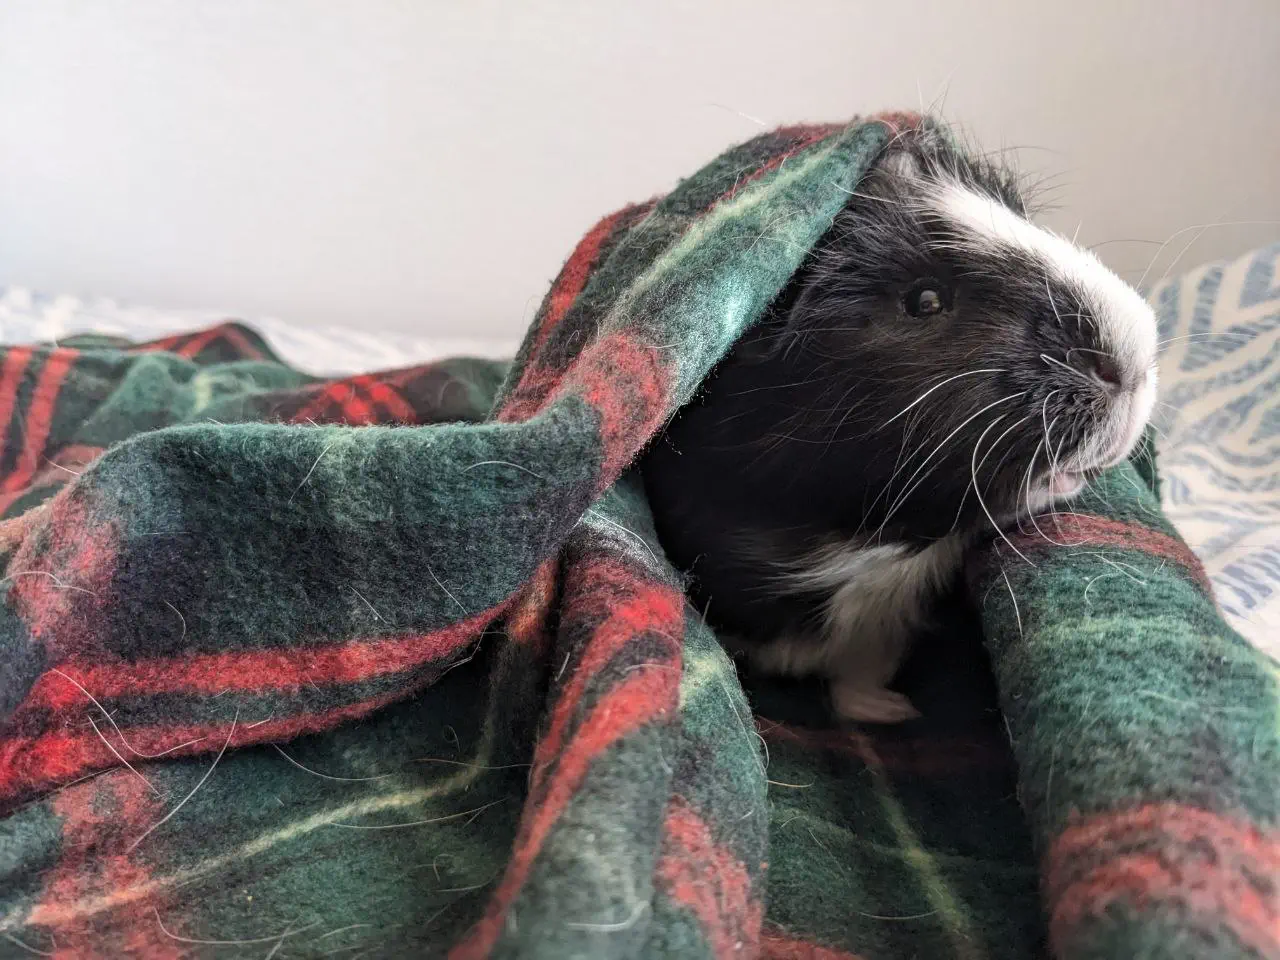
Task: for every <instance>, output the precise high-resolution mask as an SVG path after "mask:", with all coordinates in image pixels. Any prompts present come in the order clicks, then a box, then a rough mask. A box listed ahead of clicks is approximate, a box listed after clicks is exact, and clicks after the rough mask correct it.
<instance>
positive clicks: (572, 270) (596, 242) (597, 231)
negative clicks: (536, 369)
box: [531, 205, 635, 356]
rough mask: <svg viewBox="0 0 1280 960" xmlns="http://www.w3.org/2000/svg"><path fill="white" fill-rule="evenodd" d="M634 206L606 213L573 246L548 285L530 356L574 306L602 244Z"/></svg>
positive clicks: (536, 351) (535, 353)
mask: <svg viewBox="0 0 1280 960" xmlns="http://www.w3.org/2000/svg"><path fill="white" fill-rule="evenodd" d="M634 209H635V205H629V206H626V207H623V208H622V209H621V210H619V211H617V212H616V213H611V214H609V216H607V217H605V218H604V219H603V220H601V221H600V222H599V223H597V224H596V225H595V226H594V227H592V228H591V229H590V230H589V231H588V232H587V235H586V236H585V237H583V238H582V239H581V240H580V241H578V245H577V247H575V248H574V251H573V253H571V254H570V255H569V259H568V260H567V261H566V262H565V265H564V266H563V267H562V268H561V269H560V275H559V276H558V277H556V280H555V283H554V284H553V285H552V287H551V292H550V293H549V294H548V295H547V308H546V310H545V311H544V312H543V315H542V321H541V323H539V324H538V329H537V331H536V332H535V334H534V341H533V342H534V347H533V353H532V354H531V355H532V356H537V354H538V352H539V351H541V349H542V346H543V345H544V344H545V343H546V342H547V337H549V336H550V335H551V331H552V330H554V329H555V328H556V327H557V326H559V324H560V321H561V320H563V319H564V315H565V314H566V313H568V312H569V308H570V307H572V306H573V304H574V302H575V301H576V300H577V299H578V296H579V295H580V294H581V293H582V291H583V289H585V288H586V285H587V281H588V280H589V279H591V272H592V269H593V268H594V267H595V265H596V260H597V258H598V257H599V256H600V249H601V247H603V246H604V243H605V241H606V240H607V239H608V238H609V235H610V234H611V233H613V229H614V227H615V226H616V225H617V223H618V221H619V220H621V219H622V218H623V217H625V216H626V215H627V214H629V213H630V212H631V211H632V210H634Z"/></svg>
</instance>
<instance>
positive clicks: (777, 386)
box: [643, 126, 1156, 722]
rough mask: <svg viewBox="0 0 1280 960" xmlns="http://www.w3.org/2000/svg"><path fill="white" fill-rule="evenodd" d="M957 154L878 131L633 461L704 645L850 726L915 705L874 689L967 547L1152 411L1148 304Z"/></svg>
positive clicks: (1102, 455) (895, 717)
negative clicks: (823, 683)
mask: <svg viewBox="0 0 1280 960" xmlns="http://www.w3.org/2000/svg"><path fill="white" fill-rule="evenodd" d="M975 156H980V155H976V154H971V153H968V152H965V151H964V150H962V149H961V148H960V147H959V146H958V145H957V143H956V141H955V140H953V139H952V138H951V137H950V136H949V135H948V134H946V133H945V132H943V131H942V130H940V129H939V128H937V127H936V126H924V127H921V128H915V129H911V130H907V131H904V132H903V133H902V134H901V135H899V136H898V137H896V138H895V139H894V140H893V141H892V142H891V143H890V144H889V145H888V146H887V147H886V149H885V150H884V152H883V153H882V155H881V156H880V158H879V159H878V161H877V163H876V164H875V166H874V167H873V168H872V169H871V171H870V172H869V173H868V174H867V176H866V177H865V178H864V179H863V181H862V182H861V183H860V184H859V185H858V188H857V190H856V191H854V192H853V193H852V195H851V196H850V198H849V201H848V203H847V205H846V206H845V208H844V209H843V210H842V211H841V212H840V214H839V215H838V216H837V217H836V219H835V222H834V224H833V225H832V227H831V228H830V230H829V231H828V232H827V233H826V235H825V236H824V237H823V238H822V239H821V240H820V241H819V243H818V244H817V246H816V247H815V249H814V251H813V253H812V254H811V256H810V257H809V258H808V259H807V260H806V262H805V263H804V264H803V265H802V266H801V268H800V270H798V271H797V272H796V274H795V276H794V277H793V278H792V280H791V281H790V283H789V284H788V286H787V288H786V289H785V290H784V291H783V293H782V294H781V296H780V297H779V298H778V300H777V301H776V302H775V303H774V304H772V305H771V306H770V308H769V310H768V312H767V313H766V315H765V318H764V319H763V320H762V321H761V323H759V324H758V325H757V326H756V328H755V329H753V330H752V331H750V332H748V333H747V334H746V336H744V337H743V339H742V340H741V341H739V343H738V344H737V345H735V346H734V348H733V350H732V351H731V352H730V353H729V355H728V357H726V358H725V360H724V361H722V362H721V364H720V365H719V367H718V368H717V369H716V371H715V372H714V373H713V374H712V375H711V376H710V377H709V378H708V380H707V382H706V383H705V384H704V385H703V387H702V389H701V390H700V391H699V394H698V396H697V397H696V398H695V399H694V400H693V402H691V403H690V404H688V405H686V406H685V407H684V408H683V409H682V410H681V411H680V412H679V413H678V414H677V415H676V417H675V419H674V421H673V422H672V423H671V424H669V425H668V426H667V428H666V430H665V432H664V433H663V434H662V435H661V436H660V437H659V439H658V440H657V442H656V443H655V445H654V446H653V448H652V449H651V450H650V452H649V453H648V455H647V457H646V458H645V460H644V462H643V472H644V476H645V482H646V487H647V490H648V494H649V498H650V503H651V505H652V507H653V510H654V519H655V522H656V524H657V527H658V532H659V535H660V536H661V537H662V541H663V545H664V546H665V547H666V549H667V550H668V552H669V554H670V556H671V558H672V560H673V561H674V562H675V563H676V564H677V565H679V566H681V567H683V568H684V569H686V570H688V571H690V574H691V576H690V583H691V587H692V590H693V592H694V594H695V596H697V597H698V598H699V599H700V601H701V602H702V603H703V604H704V605H705V606H706V608H707V610H708V616H709V619H710V621H711V622H712V624H713V625H714V626H716V627H717V628H718V629H719V630H720V632H721V635H722V637H723V638H725V639H728V640H731V641H732V642H734V643H736V644H737V645H739V646H741V647H743V648H744V649H745V651H746V652H747V654H748V655H749V656H750V657H751V658H752V659H753V660H754V661H755V662H757V663H758V664H760V665H761V666H763V667H765V668H766V669H769V670H772V671H777V672H782V673H795V674H809V673H816V674H820V675H824V676H827V677H830V679H831V682H832V696H833V700H834V705H835V707H836V710H837V711H838V713H839V714H841V715H842V716H844V717H847V718H850V719H855V720H863V721H879V722H892V721H899V720H904V719H907V718H909V717H912V716H915V715H916V711H915V709H914V708H913V707H912V705H911V704H910V702H909V701H908V700H907V698H906V697H904V696H903V695H902V694H900V693H896V692H893V691H891V690H888V689H886V685H887V684H888V683H889V682H890V681H891V680H892V678H893V676H894V674H895V673H896V672H897V670H898V668H899V666H900V665H901V663H902V660H903V658H904V656H905V655H906V653H907V650H908V647H909V643H910V641H911V639H912V637H913V636H915V635H918V634H919V633H920V631H921V630H922V629H923V628H925V627H926V626H927V625H928V622H929V620H930V619H931V613H932V610H933V608H934V607H936V605H937V601H938V598H939V596H940V594H941V593H942V592H943V591H945V590H949V589H955V588H957V586H958V583H957V577H958V575H959V572H960V566H961V561H962V558H963V557H964V555H965V553H966V551H968V550H970V549H971V548H973V547H974V545H975V544H976V543H977V542H978V541H979V540H980V539H982V538H984V537H990V536H994V535H999V536H1001V537H1005V535H1004V533H1003V529H1002V528H1005V527H1010V526H1016V525H1017V524H1019V523H1029V524H1031V525H1032V526H1033V527H1034V526H1037V522H1036V520H1035V519H1034V517H1035V515H1036V514H1038V513H1040V512H1042V511H1044V510H1046V509H1052V508H1054V507H1055V505H1057V504H1060V503H1062V502H1064V501H1065V500H1067V499H1069V498H1070V497H1072V496H1074V495H1075V494H1077V493H1079V492H1080V490H1081V489H1082V488H1083V487H1084V485H1085V483H1086V482H1087V481H1088V480H1089V479H1090V478H1092V477H1095V476H1097V475H1098V474H1099V473H1100V472H1101V471H1102V470H1104V469H1106V468H1108V467H1111V466H1114V465H1115V464H1118V463H1121V462H1122V461H1123V460H1124V459H1125V458H1126V457H1127V456H1128V455H1129V454H1130V452H1131V451H1132V450H1133V448H1134V446H1135V445H1136V444H1137V442H1138V440H1139V439H1140V438H1141V435H1142V430H1143V428H1144V427H1145V425H1146V422H1147V419H1148V417H1149V415H1150V413H1151V410H1152V406H1153V404H1154V403H1155V387H1156V322H1155V316H1154V314H1153V312H1152V310H1151V308H1150V307H1149V306H1148V305H1147V304H1146V302H1145V301H1143V299H1142V298H1141V297H1140V296H1139V295H1138V294H1137V292H1136V291H1134V290H1133V289H1132V288H1130V287H1129V286H1128V285H1126V284H1125V283H1124V282H1123V281H1121V280H1120V279H1119V278H1118V277H1117V276H1116V275H1115V274H1113V273H1112V272H1111V271H1110V270H1108V269H1107V268H1106V267H1104V266H1103V265H1102V263H1101V262H1100V261H1099V260H1098V259H1097V258H1096V257H1095V256H1094V255H1093V254H1092V253H1089V252H1087V251H1085V250H1082V249H1080V248H1078V247H1076V246H1075V245H1074V244H1072V243H1071V242H1070V241H1068V240H1066V239H1065V238H1063V237H1060V236H1058V235H1056V234H1054V233H1051V232H1049V231H1048V230H1045V229H1043V228H1041V227H1037V226H1035V225H1033V224H1032V223H1031V221H1030V220H1029V219H1028V213H1027V208H1026V204H1025V201H1024V199H1023V196H1022V193H1021V192H1020V190H1019V187H1018V179H1017V178H1016V176H1014V175H1013V173H1012V172H1011V171H1009V170H1007V169H1004V168H1002V167H1000V166H998V165H996V164H995V163H993V162H990V161H988V160H986V159H975V158H974V157H975ZM1046 536H1047V534H1046ZM1005 539H1006V541H1007V537H1005ZM1015 552H1016V548H1015Z"/></svg>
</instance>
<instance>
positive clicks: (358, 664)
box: [18, 601, 510, 710]
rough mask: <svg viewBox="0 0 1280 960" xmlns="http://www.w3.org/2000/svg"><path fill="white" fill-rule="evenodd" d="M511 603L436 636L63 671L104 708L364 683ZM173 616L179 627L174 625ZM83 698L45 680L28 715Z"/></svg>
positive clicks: (458, 643)
mask: <svg viewBox="0 0 1280 960" xmlns="http://www.w3.org/2000/svg"><path fill="white" fill-rule="evenodd" d="M509 603H510V601H504V602H503V603H502V604H499V605H498V606H496V607H493V608H491V609H489V610H486V611H485V612H484V613H480V614H476V615H475V616H472V617H469V618H467V619H466V620H463V621H460V622H459V623H455V624H452V625H450V626H448V627H445V628H443V629H441V630H436V631H434V632H432V633H414V634H406V635H404V636H399V637H384V638H379V639H360V640H351V641H348V642H347V643H339V644H332V645H328V646H323V647H285V648H280V649H268V650H236V651H231V652H227V653H203V654H189V655H185V656H181V657H172V658H163V659H156V660H137V661H127V662H125V661H121V662H117V663H91V662H84V661H74V660H73V661H71V662H68V663H64V664H62V665H61V666H59V669H60V670H61V671H62V672H63V673H65V674H66V675H67V676H69V677H71V678H73V679H74V680H75V681H76V683H79V684H80V686H82V687H84V688H85V689H86V690H88V691H89V692H90V693H92V694H93V695H94V696H95V697H96V698H98V699H99V700H110V699H114V698H118V697H131V696H133V697H136V696H148V695H151V694H158V693H181V694H194V695H200V694H203V695H206V696H214V695H217V694H221V693H226V692H228V691H233V690H234V691H240V692H256V691H273V692H274V691H286V690H290V689H297V688H299V687H302V686H304V685H307V684H341V683H358V682H360V681H363V680H370V679H373V678H375V677H379V676H384V675H386V674H389V673H400V672H402V671H404V670H409V669H412V668H413V667H416V666H419V665H421V664H423V663H426V662H427V661H429V660H444V659H447V658H448V657H449V656H450V655H451V654H453V653H456V652H457V651H458V650H459V649H460V648H462V647H463V646H465V645H466V644H467V643H469V642H470V641H472V640H474V639H475V638H476V637H477V636H478V635H479V634H480V632H481V631H482V630H484V629H485V627H487V626H488V625H489V624H490V623H491V622H493V620H494V618H495V617H497V616H498V615H499V614H500V613H501V612H502V611H503V610H504V609H505V608H506V607H507V605H508V604H509ZM176 619H177V618H176V616H175V621H176ZM84 702H85V695H84V694H83V693H82V692H81V691H80V690H79V689H78V688H77V687H76V686H75V684H73V683H71V682H69V681H68V680H67V679H66V678H65V677H61V676H59V675H58V674H55V673H46V674H44V676H42V677H41V678H40V679H39V680H38V681H37V682H36V684H35V685H34V686H33V687H32V688H31V692H30V693H29V694H28V695H27V697H26V699H25V700H24V701H23V703H22V705H21V706H20V707H19V708H18V709H19V710H22V709H28V708H32V709H37V708H43V709H50V710H67V709H68V708H71V707H73V706H75V705H76V704H80V703H84Z"/></svg>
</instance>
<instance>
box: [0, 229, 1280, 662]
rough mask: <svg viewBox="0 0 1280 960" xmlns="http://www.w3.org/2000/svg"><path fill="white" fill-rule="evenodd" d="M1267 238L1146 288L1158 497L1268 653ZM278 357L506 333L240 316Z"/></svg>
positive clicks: (90, 319)
mask: <svg viewBox="0 0 1280 960" xmlns="http://www.w3.org/2000/svg"><path fill="white" fill-rule="evenodd" d="M1278 261H1280V243H1277V244H1274V245H1272V246H1269V247H1264V248H1263V249H1261V250H1257V251H1254V252H1252V253H1250V254H1247V255H1245V256H1243V257H1240V258H1238V259H1236V260H1233V261H1230V262H1224V263H1213V264H1207V265H1205V266H1202V267H1199V268H1197V269H1195V270H1192V271H1189V272H1188V273H1186V274H1183V275H1182V276H1180V277H1177V278H1174V279H1172V280H1169V281H1167V282H1164V283H1161V284H1159V285H1158V286H1157V287H1156V288H1155V289H1154V290H1152V291H1151V294H1150V296H1151V299H1152V301H1153V303H1155V305H1156V313H1157V316H1158V317H1159V321H1160V338H1161V340H1162V341H1165V342H1164V344H1163V346H1162V354H1161V362H1160V378H1161V404H1160V406H1159V407H1158V408H1157V417H1156V425H1157V427H1158V428H1159V429H1160V431H1161V433H1162V438H1161V442H1160V445H1161V456H1162V464H1163V474H1164V479H1165V486H1164V498H1165V507H1166V509H1167V511H1168V514H1169V516H1170V517H1171V518H1172V519H1173V521H1174V523H1176V524H1177V526H1178V528H1179V530H1180V531H1181V532H1182V535H1183V536H1184V537H1185V538H1186V540H1187V541H1188V542H1189V543H1190V544H1191V546H1192V548H1193V549H1195V550H1196V552H1197V553H1198V554H1199V555H1200V557H1201V559H1202V560H1203V561H1204V564H1205V567H1206V568H1207V570H1208V572H1209V575H1210V576H1211V577H1212V578H1213V581H1214V584H1215V587H1216V590H1217V595H1218V599H1219V602H1220V604H1221V605H1222V608H1223V611H1224V613H1225V614H1226V615H1227V617H1228V618H1229V619H1230V620H1231V621H1232V623H1233V625H1234V626H1235V627H1236V629H1238V630H1239V631H1240V632H1241V633H1243V634H1244V635H1245V636H1247V637H1249V638H1250V639H1251V640H1253V642H1254V643H1257V644H1258V645H1260V646H1262V647H1264V648H1266V649H1267V650H1269V651H1270V652H1271V653H1272V654H1273V655H1276V656H1280V269H1278ZM224 319H226V314H222V313H210V312H207V311H204V312H196V311H162V310H153V309H149V308H139V307H126V306H121V305H119V304H116V303H115V302H113V301H109V300H101V301H96V302H89V303H86V302H84V301H81V300H78V299H75V298H73V297H43V296H37V295H33V294H32V293H30V292H29V291H27V290H24V289H20V288H8V289H5V288H0V342H4V343H20V342H22V343H29V342H45V343H47V342H56V341H57V339H58V338H59V337H63V336H67V335H69V334H71V333H79V332H85V331H92V332H96V333H109V334H116V335H119V336H125V337H128V338H130V339H138V340H146V339H154V338H157V337H161V336H165V335H167V334H172V333H178V332H181V331H183V330H189V329H192V328H197V327H205V326H210V325H212V324H214V323H217V322H220V321H222V320H224ZM251 322H252V324H253V326H254V327H255V328H256V329H258V330H259V331H260V332H261V333H262V334H263V335H264V336H266V337H267V339H268V340H270V341H271V343H272V345H273V346H274V347H275V348H276V349H277V351H278V352H279V353H280V355H281V356H282V358H283V359H284V360H286V361H288V362H289V363H291V364H293V365H295V366H298V367H301V368H303V369H305V370H309V371H311V372H314V373H317V374H326V375H341V374H350V373H357V372H361V371H364V370H372V369H378V368H387V367H401V366H407V365H410V364H414V363H420V362H425V361H428V360H432V359H436V358H439V357H443V356H451V355H457V354H473V355H480V356H506V355H510V354H512V353H513V352H514V351H515V347H516V345H517V344H516V342H515V340H514V339H512V340H503V339H489V340H476V339H471V340H467V339H442V338H429V337H412V336H405V335H397V334H384V333H368V332H363V331H356V330H351V329H344V328H340V327H326V328H302V327H297V326H293V325H291V324H288V323H284V322H282V321H279V320H274V319H269V318H268V319H254V320H252V321H251Z"/></svg>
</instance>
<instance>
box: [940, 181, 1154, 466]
mask: <svg viewBox="0 0 1280 960" xmlns="http://www.w3.org/2000/svg"><path fill="white" fill-rule="evenodd" d="M932 205H933V206H934V207H935V208H936V210H937V212H938V213H941V214H942V215H943V216H944V217H946V218H947V219H949V220H951V221H952V222H953V223H955V224H956V225H957V226H959V227H961V228H962V236H964V237H966V238H967V239H968V242H969V243H970V244H972V245H973V247H974V248H976V249H980V250H985V251H988V252H989V253H990V254H991V255H992V256H995V257H998V256H1000V255H1001V252H1002V251H1005V252H1006V253H1007V252H1008V251H1010V250H1011V249H1012V250H1017V251H1018V253H1019V254H1020V256H1021V257H1022V258H1023V259H1029V260H1030V261H1031V262H1033V263H1038V264H1040V266H1041V268H1042V269H1043V271H1044V273H1045V276H1046V285H1047V283H1048V279H1049V278H1052V280H1053V281H1054V282H1056V283H1060V284H1064V285H1067V286H1069V287H1071V288H1072V289H1073V290H1075V291H1076V294H1077V296H1078V297H1079V299H1080V301H1081V302H1082V303H1084V304H1087V305H1088V308H1089V312H1090V314H1091V315H1092V319H1093V320H1094V322H1095V323H1096V324H1097V330H1098V338H1099V340H1100V341H1101V343H1102V345H1103V348H1104V349H1105V350H1106V351H1107V352H1108V353H1109V354H1110V355H1111V356H1112V357H1113V358H1114V359H1115V361H1116V364H1117V366H1118V368H1119V373H1120V378H1121V383H1122V385H1123V392H1122V393H1121V394H1120V395H1119V396H1118V397H1117V398H1116V401H1115V403H1114V404H1113V409H1112V414H1111V417H1110V422H1109V424H1108V425H1107V427H1106V428H1105V429H1102V430H1099V431H1098V433H1097V435H1096V436H1095V437H1094V438H1093V440H1092V442H1090V443H1087V444H1085V446H1084V447H1082V449H1081V450H1080V451H1079V453H1078V457H1077V461H1078V462H1077V464H1076V465H1077V466H1079V467H1081V468H1085V469H1088V468H1092V467H1096V466H1104V465H1108V464H1110V463H1115V462H1119V460H1121V459H1123V458H1124V457H1125V456H1126V455H1127V454H1128V453H1129V451H1130V450H1132V449H1133V446H1134V444H1135V443H1137V441H1138V438H1139V437H1140V436H1141V435H1142V430H1143V427H1144V426H1145V425H1146V423H1147V420H1148V418H1149V417H1150V416H1151V411H1152V409H1153V408H1154V406H1155V401H1156V349H1157V341H1156V329H1157V327H1156V318H1155V313H1154V311H1153V310H1152V309H1151V307H1150V305H1149V304H1147V302H1146V301H1145V300H1143V299H1142V297H1141V296H1140V295H1139V293H1138V291H1136V290H1134V289H1133V287H1131V286H1129V284H1127V283H1125V282H1124V281H1123V280H1121V279H1120V278H1119V277H1118V276H1116V275H1115V274H1114V273H1112V272H1111V271H1110V270H1109V269H1107V267H1105V266H1104V265H1103V263H1102V261H1100V260H1099V259H1098V258H1097V257H1096V256H1094V255H1093V253H1091V252H1090V251H1088V250H1083V249H1081V248H1080V247H1077V246H1076V245H1075V244H1074V243H1072V242H1071V241H1070V240H1068V239H1066V238H1065V237H1062V236H1060V235H1058V234H1056V233H1054V232H1052V231H1050V230H1046V229H1045V228H1043V227H1039V226H1036V225H1035V224H1033V223H1031V222H1030V221H1029V220H1027V219H1025V218H1024V217H1022V216H1020V215H1019V214H1017V213H1015V212H1014V211H1013V210H1010V209H1009V208H1008V207H1007V206H1005V205H1004V204H1002V203H1000V202H999V201H998V200H995V199H993V198H992V197H989V196H986V195H985V194H983V193H980V192H978V191H976V190H973V189H970V188H968V187H966V186H964V185H963V184H961V183H958V182H956V181H948V180H943V181H941V182H940V183H939V184H938V185H937V189H936V190H935V191H934V192H933V196H932Z"/></svg>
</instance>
